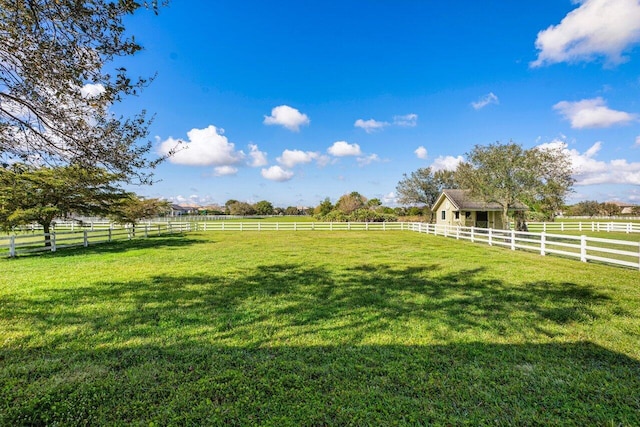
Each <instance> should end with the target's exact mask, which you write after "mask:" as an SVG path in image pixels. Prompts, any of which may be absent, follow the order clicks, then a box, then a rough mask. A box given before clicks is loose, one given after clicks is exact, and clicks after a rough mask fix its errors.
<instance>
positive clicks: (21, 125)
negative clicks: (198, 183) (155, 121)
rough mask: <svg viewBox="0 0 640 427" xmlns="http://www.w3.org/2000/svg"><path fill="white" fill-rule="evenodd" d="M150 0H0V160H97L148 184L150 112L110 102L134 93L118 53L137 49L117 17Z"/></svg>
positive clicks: (135, 82) (136, 82)
mask: <svg viewBox="0 0 640 427" xmlns="http://www.w3.org/2000/svg"><path fill="white" fill-rule="evenodd" d="M144 6H150V7H151V8H155V9H156V10H157V3H156V2H155V1H153V2H150V4H141V3H138V2H136V1H130V0H119V1H112V0H83V1H80V0H56V1H52V0H29V1H22V0H20V1H15V0H0V39H2V43H0V162H4V163H13V162H16V161H21V162H35V163H39V164H43V163H44V164H48V165H63V164H77V165H88V166H92V167H93V166H100V167H103V168H106V169H107V170H109V171H110V172H113V173H117V174H118V175H121V176H122V177H123V178H126V179H129V180H131V181H134V182H143V183H145V182H149V180H150V179H151V172H150V171H149V168H153V167H154V166H155V165H156V164H157V163H158V162H159V161H161V160H162V159H161V158H155V159H150V158H149V151H150V149H151V143H150V142H144V143H141V142H140V141H141V140H142V139H144V138H145V137H146V136H147V128H148V125H149V120H148V119H147V117H146V115H145V112H144V111H142V112H140V113H139V114H137V115H133V116H131V117H117V116H115V115H113V114H111V113H110V111H109V109H110V107H111V106H112V105H113V104H114V103H116V102H119V101H121V100H123V99H124V98H125V97H126V96H128V95H134V94H137V93H138V92H139V91H140V89H141V88H142V87H144V86H145V85H146V84H147V83H148V82H149V80H148V79H142V78H139V79H132V78H131V77H130V76H128V75H127V70H126V69H124V68H122V67H118V64H117V63H116V60H117V58H119V57H124V56H130V55H133V54H135V53H136V52H138V51H139V50H140V49H141V46H140V45H139V44H138V43H137V42H136V41H135V40H134V38H133V36H128V35H126V34H125V27H124V22H123V20H124V17H125V16H127V15H130V14H133V13H134V12H135V11H136V10H138V9H139V8H141V7H144Z"/></svg>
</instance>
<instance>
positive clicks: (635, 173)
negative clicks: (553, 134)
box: [539, 140, 640, 185]
mask: <svg viewBox="0 0 640 427" xmlns="http://www.w3.org/2000/svg"><path fill="white" fill-rule="evenodd" d="M539 147H541V148H545V147H551V148H561V149H562V150H563V151H564V152H565V153H566V154H568V156H569V158H570V159H571V164H572V167H573V177H574V178H575V179H576V185H595V184H631V185H640V162H628V161H627V160H626V159H614V160H610V161H603V160H598V159H597V158H596V157H597V155H598V153H599V152H600V150H601V149H602V142H596V143H595V144H593V145H592V146H591V147H589V149H587V150H586V151H585V152H584V153H580V152H579V151H578V150H576V149H569V148H568V146H567V144H566V143H565V142H564V141H560V140H554V141H551V142H548V143H545V144H541V145H539Z"/></svg>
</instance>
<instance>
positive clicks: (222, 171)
mask: <svg viewBox="0 0 640 427" xmlns="http://www.w3.org/2000/svg"><path fill="white" fill-rule="evenodd" d="M237 173H238V168H236V167H233V166H229V165H225V166H217V167H215V168H213V174H214V175H215V176H225V175H235V174H237Z"/></svg>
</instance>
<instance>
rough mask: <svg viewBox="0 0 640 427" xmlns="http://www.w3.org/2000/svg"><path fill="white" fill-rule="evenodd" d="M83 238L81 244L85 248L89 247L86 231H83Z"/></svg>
mask: <svg viewBox="0 0 640 427" xmlns="http://www.w3.org/2000/svg"><path fill="white" fill-rule="evenodd" d="M83 234H84V236H83V243H84V247H85V248H86V247H87V246H89V234H88V233H87V230H84V233H83Z"/></svg>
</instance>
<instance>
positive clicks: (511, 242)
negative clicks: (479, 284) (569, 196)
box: [411, 223, 640, 270]
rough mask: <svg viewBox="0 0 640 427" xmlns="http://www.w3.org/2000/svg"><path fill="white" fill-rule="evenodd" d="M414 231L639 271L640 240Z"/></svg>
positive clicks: (439, 228) (443, 228) (434, 228)
mask: <svg viewBox="0 0 640 427" xmlns="http://www.w3.org/2000/svg"><path fill="white" fill-rule="evenodd" d="M411 231H416V232H419V233H427V234H433V235H435V236H444V237H450V238H455V239H462V240H469V241H471V242H474V243H484V244H488V245H489V246H502V247H506V248H509V249H511V250H516V249H520V250H526V251H533V252H537V253H539V254H540V255H542V256H545V255H551V254H553V255H560V256H565V257H569V258H576V259H579V260H580V261H582V262H588V261H599V262H603V263H606V264H613V265H619V266H624V267H631V268H635V269H638V270H640V241H636V242H634V241H629V240H615V239H602V238H599V237H588V236H585V235H580V236H576V235H568V234H551V233H546V232H541V233H535V232H522V231H515V230H493V229H483V228H475V227H457V226H455V227H454V226H447V225H436V224H423V223H412V224H411Z"/></svg>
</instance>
